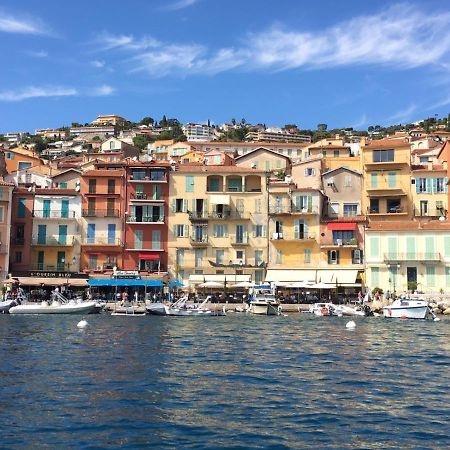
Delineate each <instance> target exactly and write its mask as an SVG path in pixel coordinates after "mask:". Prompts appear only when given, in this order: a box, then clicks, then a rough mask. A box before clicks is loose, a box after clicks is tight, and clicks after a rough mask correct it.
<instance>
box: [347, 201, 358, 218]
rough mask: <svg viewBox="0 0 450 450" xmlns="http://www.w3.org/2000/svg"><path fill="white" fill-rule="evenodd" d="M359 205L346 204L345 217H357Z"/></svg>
mask: <svg viewBox="0 0 450 450" xmlns="http://www.w3.org/2000/svg"><path fill="white" fill-rule="evenodd" d="M357 215H358V204H357V203H344V216H357Z"/></svg>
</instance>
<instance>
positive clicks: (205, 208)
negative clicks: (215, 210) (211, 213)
mask: <svg viewBox="0 0 450 450" xmlns="http://www.w3.org/2000/svg"><path fill="white" fill-rule="evenodd" d="M203 213H204V214H208V200H206V199H205V200H203Z"/></svg>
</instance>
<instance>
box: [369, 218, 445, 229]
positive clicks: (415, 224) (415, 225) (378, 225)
mask: <svg viewBox="0 0 450 450" xmlns="http://www.w3.org/2000/svg"><path fill="white" fill-rule="evenodd" d="M368 229H369V230H372V231H408V230H436V231H439V230H442V231H445V230H450V222H449V221H447V220H444V221H440V220H430V221H428V222H421V221H419V220H409V221H390V222H381V221H380V222H378V221H377V222H369V226H368Z"/></svg>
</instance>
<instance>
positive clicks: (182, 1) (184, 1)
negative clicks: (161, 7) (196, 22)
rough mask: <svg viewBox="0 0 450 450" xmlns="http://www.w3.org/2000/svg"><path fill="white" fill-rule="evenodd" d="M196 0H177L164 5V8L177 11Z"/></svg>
mask: <svg viewBox="0 0 450 450" xmlns="http://www.w3.org/2000/svg"><path fill="white" fill-rule="evenodd" d="M197 2H198V0H178V1H176V2H174V3H171V4H169V5H167V6H166V7H165V9H167V10H169V11H177V10H179V9H184V8H188V7H189V6H192V5H195V4H196V3H197Z"/></svg>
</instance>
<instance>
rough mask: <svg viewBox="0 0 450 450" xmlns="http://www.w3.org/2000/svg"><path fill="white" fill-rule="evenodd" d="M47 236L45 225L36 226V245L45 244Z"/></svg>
mask: <svg viewBox="0 0 450 450" xmlns="http://www.w3.org/2000/svg"><path fill="white" fill-rule="evenodd" d="M46 235H47V225H38V237H37V239H38V242H37V243H38V244H45V240H46Z"/></svg>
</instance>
